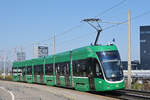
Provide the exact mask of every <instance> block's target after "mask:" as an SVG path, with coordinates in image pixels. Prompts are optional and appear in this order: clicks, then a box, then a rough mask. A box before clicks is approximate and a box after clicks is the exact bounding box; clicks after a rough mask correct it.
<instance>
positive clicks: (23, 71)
mask: <svg viewBox="0 0 150 100" xmlns="http://www.w3.org/2000/svg"><path fill="white" fill-rule="evenodd" d="M25 72H26V69H25V67H24V68H22V75H25Z"/></svg>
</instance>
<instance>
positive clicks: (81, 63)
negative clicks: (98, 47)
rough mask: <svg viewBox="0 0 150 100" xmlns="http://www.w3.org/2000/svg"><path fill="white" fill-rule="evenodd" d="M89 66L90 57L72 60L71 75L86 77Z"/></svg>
mask: <svg viewBox="0 0 150 100" xmlns="http://www.w3.org/2000/svg"><path fill="white" fill-rule="evenodd" d="M89 67H91V60H90V59H84V60H78V61H73V75H74V76H81V77H87V76H88V75H89V72H90V70H89V69H91V68H89Z"/></svg>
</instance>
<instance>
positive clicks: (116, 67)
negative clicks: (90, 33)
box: [97, 50, 123, 81]
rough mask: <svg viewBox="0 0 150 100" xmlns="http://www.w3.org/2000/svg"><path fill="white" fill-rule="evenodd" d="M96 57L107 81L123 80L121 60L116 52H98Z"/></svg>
mask: <svg viewBox="0 0 150 100" xmlns="http://www.w3.org/2000/svg"><path fill="white" fill-rule="evenodd" d="M97 55H98V57H99V60H100V62H101V65H102V67H103V70H104V73H105V76H106V79H107V80H109V81H120V80H122V79H123V72H122V69H121V60H120V56H119V52H118V51H117V50H116V51H103V52H98V53H97Z"/></svg>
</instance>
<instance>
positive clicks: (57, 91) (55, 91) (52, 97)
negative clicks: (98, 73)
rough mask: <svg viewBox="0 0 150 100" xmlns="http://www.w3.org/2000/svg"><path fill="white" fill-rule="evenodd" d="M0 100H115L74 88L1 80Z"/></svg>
mask: <svg viewBox="0 0 150 100" xmlns="http://www.w3.org/2000/svg"><path fill="white" fill-rule="evenodd" d="M0 100H114V98H110V97H105V96H100V95H94V94H91V93H87V92H79V91H76V90H72V89H66V88H60V87H51V86H46V85H38V84H28V83H21V82H10V81H1V80H0Z"/></svg>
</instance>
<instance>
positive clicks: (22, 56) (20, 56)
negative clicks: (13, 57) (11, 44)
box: [17, 52, 26, 61]
mask: <svg viewBox="0 0 150 100" xmlns="http://www.w3.org/2000/svg"><path fill="white" fill-rule="evenodd" d="M25 58H26V55H25V52H17V61H23V60H25Z"/></svg>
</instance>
